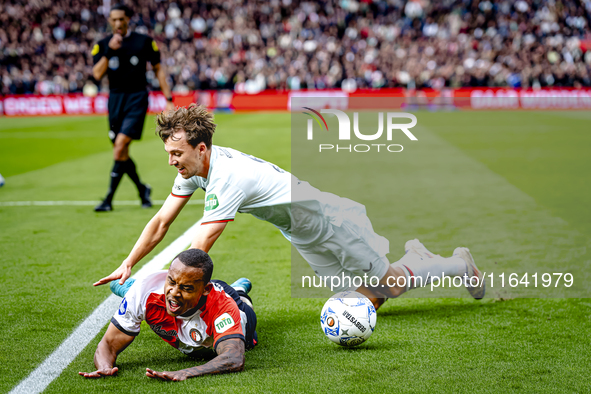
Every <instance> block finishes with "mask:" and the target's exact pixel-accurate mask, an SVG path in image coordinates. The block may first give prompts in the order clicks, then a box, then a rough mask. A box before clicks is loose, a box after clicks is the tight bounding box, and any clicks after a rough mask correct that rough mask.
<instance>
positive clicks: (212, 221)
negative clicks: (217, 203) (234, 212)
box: [201, 218, 234, 226]
mask: <svg viewBox="0 0 591 394" xmlns="http://www.w3.org/2000/svg"><path fill="white" fill-rule="evenodd" d="M233 221H234V219H233V218H232V219H220V220H210V221H208V222H202V223H201V225H202V226H203V225H204V224H211V223H227V222H233Z"/></svg>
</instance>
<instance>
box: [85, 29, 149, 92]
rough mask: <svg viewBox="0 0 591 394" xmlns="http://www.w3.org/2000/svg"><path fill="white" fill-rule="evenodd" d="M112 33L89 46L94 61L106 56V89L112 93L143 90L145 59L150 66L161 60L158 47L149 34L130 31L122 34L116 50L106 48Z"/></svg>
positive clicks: (96, 61) (144, 88)
mask: <svg viewBox="0 0 591 394" xmlns="http://www.w3.org/2000/svg"><path fill="white" fill-rule="evenodd" d="M112 37H113V35H112V34H111V35H109V36H108V37H106V38H104V39H102V40H100V41H99V42H98V43H97V44H95V45H94V47H93V48H92V59H93V61H94V64H96V63H98V61H99V60H101V58H102V57H103V56H107V59H108V61H109V66H108V68H107V76H108V77H109V90H110V91H111V92H113V93H134V92H142V91H146V85H147V84H148V82H147V80H146V63H147V62H150V63H152V66H155V65H156V64H158V63H160V51H159V50H158V45H156V41H154V40H153V39H152V38H150V37H148V36H146V35H143V34H139V33H135V32H131V33H130V34H129V35H128V36H126V37H123V41H122V43H121V48H119V49H117V50H116V51H114V50H112V49H111V48H109V41H110V40H111V38H112Z"/></svg>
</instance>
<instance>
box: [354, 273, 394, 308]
mask: <svg viewBox="0 0 591 394" xmlns="http://www.w3.org/2000/svg"><path fill="white" fill-rule="evenodd" d="M399 278H400V279H399ZM399 284H401V285H402V286H399ZM405 286H406V275H405V273H404V271H403V270H402V269H401V268H399V267H393V266H392V265H390V266H389V267H388V270H387V271H386V274H385V275H384V276H383V277H382V279H380V282H379V283H378V285H377V286H376V287H367V286H361V287H359V288H358V289H357V290H356V291H357V292H359V293H361V294H363V295H364V296H366V297H367V298H369V300H370V301H371V303H372V304H373V306H374V308H376V310H378V308H379V307H380V306H382V305H383V304H384V303H385V302H386V301H387V300H388V298H396V297H398V296H400V295H401V294H402V293H404V292H405V291H406V287H405Z"/></svg>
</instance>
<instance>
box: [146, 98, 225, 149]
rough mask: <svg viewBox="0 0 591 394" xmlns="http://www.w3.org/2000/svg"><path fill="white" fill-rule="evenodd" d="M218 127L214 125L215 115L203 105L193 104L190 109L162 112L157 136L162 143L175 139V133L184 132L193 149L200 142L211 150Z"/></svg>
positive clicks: (157, 122)
mask: <svg viewBox="0 0 591 394" xmlns="http://www.w3.org/2000/svg"><path fill="white" fill-rule="evenodd" d="M216 126H217V125H216V124H215V123H213V114H212V113H211V112H207V108H205V107H204V106H203V105H196V104H191V105H190V106H189V107H188V108H183V107H180V108H177V109H176V111H171V112H166V111H164V112H161V113H160V114H159V115H158V116H157V117H156V134H158V136H159V137H160V139H162V141H164V142H166V140H167V139H169V138H173V139H174V137H173V135H174V133H175V132H177V131H180V130H184V131H185V132H186V133H187V142H188V143H189V144H191V146H192V147H193V148H194V147H196V146H197V145H199V143H200V142H203V143H204V144H205V146H207V148H208V149H209V148H211V140H212V138H213V133H214V132H215V128H216Z"/></svg>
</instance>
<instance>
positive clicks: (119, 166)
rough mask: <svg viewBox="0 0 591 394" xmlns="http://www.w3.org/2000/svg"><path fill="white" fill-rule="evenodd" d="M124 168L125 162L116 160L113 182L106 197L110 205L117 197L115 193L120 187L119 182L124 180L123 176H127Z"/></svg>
mask: <svg viewBox="0 0 591 394" xmlns="http://www.w3.org/2000/svg"><path fill="white" fill-rule="evenodd" d="M124 166H125V162H124V161H118V160H115V163H114V164H113V169H112V170H111V182H110V184H109V192H108V193H107V196H106V197H105V202H108V203H109V204H110V203H111V201H112V200H113V197H114V196H115V191H116V190H117V187H118V186H119V182H121V178H123V174H125V170H124Z"/></svg>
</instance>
